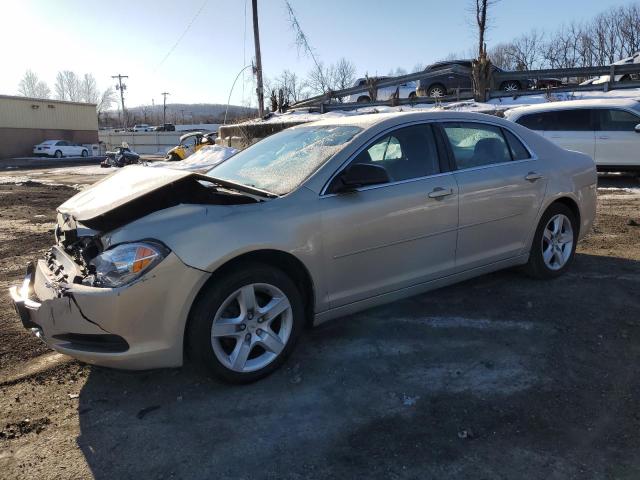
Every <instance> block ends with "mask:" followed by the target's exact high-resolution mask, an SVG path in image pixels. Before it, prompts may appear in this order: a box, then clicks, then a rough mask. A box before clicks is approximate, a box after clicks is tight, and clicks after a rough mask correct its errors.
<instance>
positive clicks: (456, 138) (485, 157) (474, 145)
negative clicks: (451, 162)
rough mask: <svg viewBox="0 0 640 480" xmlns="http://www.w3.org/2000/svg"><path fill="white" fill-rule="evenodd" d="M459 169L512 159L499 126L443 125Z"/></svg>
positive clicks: (475, 124) (477, 124) (478, 124)
mask: <svg viewBox="0 0 640 480" xmlns="http://www.w3.org/2000/svg"><path fill="white" fill-rule="evenodd" d="M442 127H443V129H444V131H445V134H446V136H447V138H448V139H449V143H450V144H451V148H452V150H453V156H454V159H455V161H456V166H457V167H458V168H459V169H463V168H473V167H480V166H483V165H491V164H493V163H503V162H510V161H511V154H510V153H509V147H508V146H507V142H506V141H505V139H504V137H503V135H502V132H501V130H500V128H499V127H494V126H493V125H485V124H481V123H467V122H465V123H444V124H443V125H442Z"/></svg>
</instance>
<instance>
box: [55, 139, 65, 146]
mask: <svg viewBox="0 0 640 480" xmlns="http://www.w3.org/2000/svg"><path fill="white" fill-rule="evenodd" d="M56 145H57V146H59V147H66V146H67V142H65V141H64V140H61V141H59V142H58V143H56Z"/></svg>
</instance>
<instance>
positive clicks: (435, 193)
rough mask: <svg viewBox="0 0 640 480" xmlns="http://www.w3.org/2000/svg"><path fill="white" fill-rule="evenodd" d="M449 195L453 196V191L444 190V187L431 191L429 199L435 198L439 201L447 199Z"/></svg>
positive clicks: (450, 189)
mask: <svg viewBox="0 0 640 480" xmlns="http://www.w3.org/2000/svg"><path fill="white" fill-rule="evenodd" d="M447 195H453V189H452V188H449V189H448V190H447V189H444V188H442V187H436V188H434V189H433V190H431V191H430V192H429V198H435V199H439V198H443V197H446V196H447Z"/></svg>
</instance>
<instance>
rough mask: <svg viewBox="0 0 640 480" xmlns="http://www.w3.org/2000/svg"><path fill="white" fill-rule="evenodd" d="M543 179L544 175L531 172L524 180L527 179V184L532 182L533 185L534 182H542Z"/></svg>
mask: <svg viewBox="0 0 640 480" xmlns="http://www.w3.org/2000/svg"><path fill="white" fill-rule="evenodd" d="M541 178H543V176H542V175H540V174H539V173H536V172H529V173H528V174H527V175H526V176H525V177H524V179H525V180H526V181H527V182H532V183H533V182H535V181H537V180H540V179H541Z"/></svg>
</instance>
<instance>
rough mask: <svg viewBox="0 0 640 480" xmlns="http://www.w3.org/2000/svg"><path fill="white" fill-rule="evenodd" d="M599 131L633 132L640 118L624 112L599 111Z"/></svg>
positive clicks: (612, 110) (614, 110)
mask: <svg viewBox="0 0 640 480" xmlns="http://www.w3.org/2000/svg"><path fill="white" fill-rule="evenodd" d="M599 113H600V130H604V131H608V132H633V130H634V129H635V127H636V125H638V124H640V117H639V116H637V115H634V114H633V113H630V112H626V111H624V110H617V109H607V110H600V112H599Z"/></svg>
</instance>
